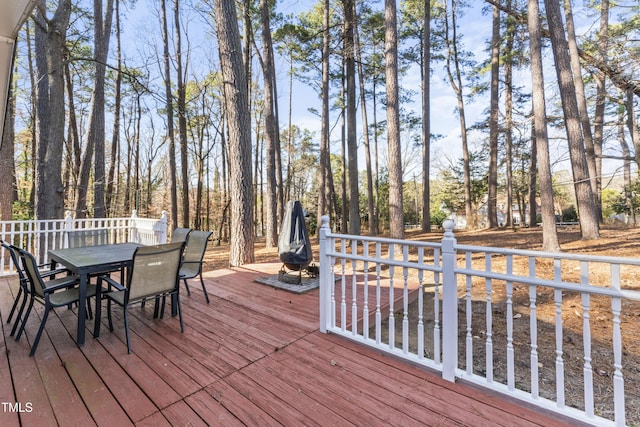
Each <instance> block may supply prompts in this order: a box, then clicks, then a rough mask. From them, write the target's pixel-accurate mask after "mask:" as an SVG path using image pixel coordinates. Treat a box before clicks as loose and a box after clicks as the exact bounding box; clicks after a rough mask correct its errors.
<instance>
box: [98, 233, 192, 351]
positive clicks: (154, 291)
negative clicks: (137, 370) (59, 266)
mask: <svg viewBox="0 0 640 427" xmlns="http://www.w3.org/2000/svg"><path fill="white" fill-rule="evenodd" d="M183 248H184V242H176V243H167V244H164V245H156V246H142V247H140V248H138V249H136V251H135V253H134V255H133V265H132V267H131V269H130V270H129V274H128V277H127V280H126V284H125V285H124V286H123V285H122V284H121V283H118V282H116V281H115V280H114V279H112V278H111V277H109V276H106V275H102V276H99V277H98V286H101V285H102V281H106V282H107V283H108V284H109V286H112V287H114V288H116V289H117V290H116V291H112V292H107V293H105V294H104V296H105V297H106V298H107V316H108V320H109V330H110V331H112V332H113V321H112V317H111V303H112V302H115V303H116V304H118V305H120V306H122V308H123V310H124V328H125V334H126V337H127V353H131V339H130V337H129V317H128V308H129V306H131V305H134V304H138V303H143V302H144V301H145V300H147V299H150V298H155V299H157V298H160V297H163V298H164V297H166V296H169V295H170V296H172V297H173V303H174V308H175V311H176V312H177V314H178V315H179V316H180V331H181V332H184V324H183V323H182V309H181V308H180V293H179V290H180V280H179V276H178V272H179V271H180V262H181V258H182V250H183ZM154 316H155V317H158V306H157V305H156V311H155V313H154Z"/></svg>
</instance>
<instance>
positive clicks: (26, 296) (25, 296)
mask: <svg viewBox="0 0 640 427" xmlns="http://www.w3.org/2000/svg"><path fill="white" fill-rule="evenodd" d="M28 297H29V296H28V295H27V293H26V292H25V294H24V295H23V298H22V304H20V309H18V315H17V317H16V321H15V323H14V324H13V328H11V336H14V335H15V334H16V331H17V330H18V326H19V325H20V324H21V323H22V322H21V321H22V313H23V312H24V308H25V306H26V305H27V299H28Z"/></svg>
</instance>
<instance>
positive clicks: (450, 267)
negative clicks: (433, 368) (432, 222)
mask: <svg viewBox="0 0 640 427" xmlns="http://www.w3.org/2000/svg"><path fill="white" fill-rule="evenodd" d="M442 226H443V227H444V230H445V232H444V236H443V237H442V378H443V379H445V380H447V381H451V382H454V381H455V379H456V369H457V368H458V285H457V281H456V273H455V268H456V249H455V245H456V239H455V237H454V236H453V227H454V226H455V223H454V222H453V221H451V220H447V221H445V222H444V223H443V224H442Z"/></svg>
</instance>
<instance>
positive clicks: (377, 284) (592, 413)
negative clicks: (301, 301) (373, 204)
mask: <svg viewBox="0 0 640 427" xmlns="http://www.w3.org/2000/svg"><path fill="white" fill-rule="evenodd" d="M453 226H454V224H453V222H450V221H447V222H445V224H443V227H444V229H445V233H444V235H443V238H442V240H441V242H439V243H431V242H418V241H410V240H394V239H385V238H379V237H375V238H374V237H369V236H357V235H344V234H337V233H332V232H331V229H330V227H329V218H328V217H326V216H325V217H323V218H322V226H321V228H320V259H319V263H320V330H321V331H322V332H325V333H326V332H331V333H335V334H339V335H342V336H344V337H346V338H349V339H352V340H354V341H357V342H360V343H362V344H365V345H368V346H372V347H375V348H376V349H379V350H381V351H384V352H387V353H390V354H393V355H395V356H398V357H401V358H404V359H406V360H408V361H411V362H412V363H418V364H422V365H424V366H427V367H429V368H433V369H436V370H439V371H440V372H441V373H442V377H443V378H444V379H446V380H449V381H455V380H456V379H457V378H462V379H465V380H467V381H470V382H473V383H476V384H479V385H480V386H482V387H487V388H490V389H492V390H495V391H498V392H501V393H505V394H509V395H511V396H515V397H517V398H519V399H522V400H525V401H527V402H529V403H532V404H534V405H538V406H541V407H544V408H546V409H549V410H552V411H556V412H559V413H562V414H563V415H567V416H570V417H573V418H575V419H577V420H580V421H584V422H588V423H594V424H599V425H620V426H622V425H625V423H626V414H625V401H626V397H625V392H624V381H625V378H624V375H623V374H624V363H623V362H624V361H623V354H624V353H623V351H622V350H623V348H622V342H623V337H624V330H623V323H622V322H621V319H622V316H623V314H624V312H623V308H624V307H625V306H626V305H625V302H626V301H630V300H634V301H640V291H638V290H637V288H634V286H633V285H632V283H634V282H635V281H636V278H637V277H638V276H639V275H640V259H637V258H633V259H630V258H617V257H610V256H599V255H580V254H569V253H555V252H554V253H548V252H539V251H531V250H515V249H504V248H493V247H478V246H469V245H459V244H457V242H456V239H455V236H454V234H453ZM517 265H518V266H519V267H520V268H515V266H517ZM603 266H604V267H605V268H606V272H607V274H602V271H601V270H602V267H603ZM596 268H598V272H594V273H592V270H595V269H596ZM522 271H525V273H522ZM627 284H628V285H627ZM498 295H499V296H500V299H498V298H497V296H498ZM428 297H432V298H433V300H432V301H433V304H431V305H430V308H429V310H432V312H430V313H426V312H424V311H423V304H422V302H423V301H425V300H426V298H428ZM569 298H572V299H571V300H570V301H569ZM602 298H606V299H608V300H610V304H608V306H609V307H610V312H609V313H608V314H606V316H605V315H603V314H602V313H599V316H598V318H595V319H594V317H596V316H595V315H592V314H593V313H592V312H593V311H594V308H593V307H592V305H593V304H592V301H596V300H597V299H602ZM415 299H417V300H418V301H420V302H421V303H420V304H415V306H417V307H418V308H417V310H418V311H419V312H417V313H409V312H408V310H409V307H411V306H414V304H410V302H411V301H413V300H415ZM574 300H575V301H577V302H575V303H574V302H573V301H574ZM567 301H569V302H567ZM572 306H573V307H575V308H571V307H572ZM347 307H350V310H348V309H347ZM374 307H375V308H374ZM424 307H426V305H424ZM473 307H475V308H476V311H477V309H478V307H483V310H482V312H483V315H482V319H478V317H477V313H476V312H475V311H474V309H473ZM547 307H548V308H547ZM545 311H547V312H549V311H551V312H552V313H554V314H553V315H552V316H551V317H550V320H549V321H547V319H546V318H545V317H544V316H547V314H545ZM576 315H579V316H581V317H582V320H581V328H582V330H581V331H578V333H580V332H581V333H582V340H581V341H582V343H580V347H576V348H577V349H578V350H579V351H580V352H581V355H580V356H579V357H580V360H581V361H582V369H581V371H580V372H579V373H576V372H574V371H568V365H567V364H566V361H567V360H568V359H567V358H568V357H569V356H568V354H567V352H566V349H564V348H563V342H564V339H565V338H566V335H565V334H566V331H565V325H564V324H563V322H564V321H565V318H567V317H568V316H572V317H573V316H576ZM474 316H475V317H474ZM521 317H523V318H524V320H526V318H528V319H529V326H528V327H527V326H526V324H525V325H522V323H519V324H518V325H519V328H518V330H520V331H524V330H527V333H526V335H522V333H520V335H517V336H516V332H515V330H516V328H514V325H516V323H515V322H517V320H514V319H519V318H521ZM410 319H417V320H411V321H410ZM601 319H606V320H607V322H608V329H607V330H610V331H611V332H610V334H611V336H610V337H609V339H608V341H607V342H605V343H602V342H599V343H597V344H598V345H599V346H600V347H603V346H604V345H605V344H606V346H607V347H608V348H609V349H612V351H611V352H610V354H611V357H610V360H609V361H608V365H607V366H610V367H611V383H610V385H609V386H608V388H609V389H610V390H612V391H613V397H609V396H608V395H606V394H604V393H602V394H600V395H599V394H598V393H599V391H598V390H597V389H596V388H595V387H594V375H593V373H594V370H595V369H594V368H593V366H592V358H593V357H594V355H593V354H592V353H593V352H594V348H595V345H596V343H595V341H594V339H593V337H592V333H591V329H592V326H593V325H594V324H597V325H598V326H600V323H599V322H602V321H603V320H601ZM427 320H428V321H427ZM474 320H475V321H474ZM428 324H431V325H432V327H427V325H428ZM479 324H480V325H482V326H481V328H482V330H478V325H479ZM496 325H504V326H500V328H504V329H503V330H498V329H497V328H498V326H496ZM551 325H554V327H553V329H551V331H552V332H551V333H553V334H554V337H555V341H554V340H552V341H553V342H554V348H552V349H543V348H541V347H540V345H541V342H542V341H541V338H542V337H543V336H544V335H543V334H545V333H549V332H546V331H548V330H549V326H551ZM543 326H545V327H546V329H545V330H543V329H541V328H542V327H543ZM411 328H414V329H415V330H416V331H417V333H416V334H412V335H413V336H417V338H416V339H417V342H409V339H410V338H409V337H410V334H409V331H410V330H411ZM497 338H500V339H497ZM569 338H570V337H569ZM474 344H476V347H478V344H482V348H483V350H482V351H479V348H477V350H478V351H476V352H474ZM524 344H528V346H526V348H528V350H527V351H528V354H527V353H524V354H523V353H522V351H523V348H524V347H523V345H524ZM565 346H566V345H565ZM576 348H572V353H573V355H572V356H571V357H572V359H575V357H576V356H575V351H576ZM518 352H520V353H518ZM541 352H545V353H541ZM476 353H477V354H476ZM548 354H552V355H553V358H554V359H555V360H554V362H553V363H547V365H549V366H545V369H548V367H553V369H554V370H555V377H552V378H545V377H541V375H542V370H540V369H539V363H540V361H541V360H542V357H543V356H544V357H546V356H547V355H548ZM496 355H499V357H500V358H501V359H497V358H496V357H497V356H496ZM516 356H520V359H519V360H523V359H525V360H528V361H529V364H530V366H529V367H528V368H524V367H523V366H521V365H522V363H519V364H516V363H515V362H516ZM599 357H602V355H600V356H599ZM498 361H500V362H502V361H503V362H504V363H498ZM545 363H546V362H545ZM600 363H602V361H600ZM478 366H480V367H478ZM462 367H464V368H462ZM523 369H528V372H526V373H524V374H523V373H522V370H523ZM497 370H500V372H499V373H498V372H497ZM516 372H518V373H519V374H520V375H521V376H520V377H516ZM579 374H581V375H579ZM568 375H572V379H575V378H576V377H579V378H582V383H583V394H584V397H583V399H581V400H580V401H579V402H574V401H573V400H572V399H569V398H568V396H565V379H566V377H567V376H568ZM522 377H528V378H530V383H529V384H523V381H522ZM549 383H553V384H554V385H555V388H554V390H552V391H551V392H549V391H548V390H547V389H548V388H549ZM634 386H635V387H637V385H634ZM595 397H599V398H600V401H599V402H598V403H594V399H595ZM607 399H609V400H608V401H607ZM604 401H606V402H604ZM603 402H604V403H603ZM598 405H599V406H598ZM603 405H604V407H603Z"/></svg>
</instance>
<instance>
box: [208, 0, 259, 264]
mask: <svg viewBox="0 0 640 427" xmlns="http://www.w3.org/2000/svg"><path fill="white" fill-rule="evenodd" d="M214 7H215V10H216V29H217V34H218V48H219V50H220V66H221V69H222V78H223V87H224V95H225V96H224V98H225V104H226V108H225V111H226V113H227V117H228V127H229V156H230V166H231V169H230V193H231V196H232V198H231V215H230V218H231V247H230V254H229V263H230V265H232V266H238V265H243V264H246V263H251V262H254V260H255V255H254V233H253V214H252V206H253V204H252V200H253V187H252V185H251V183H252V179H251V129H250V128H251V118H250V116H249V107H248V105H249V102H248V95H247V89H246V88H247V75H246V74H245V70H244V65H243V63H242V57H241V56H240V55H238V54H237V52H241V51H242V50H241V49H242V47H241V44H240V33H239V30H238V19H237V16H236V9H235V2H234V1H231V0H214Z"/></svg>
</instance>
